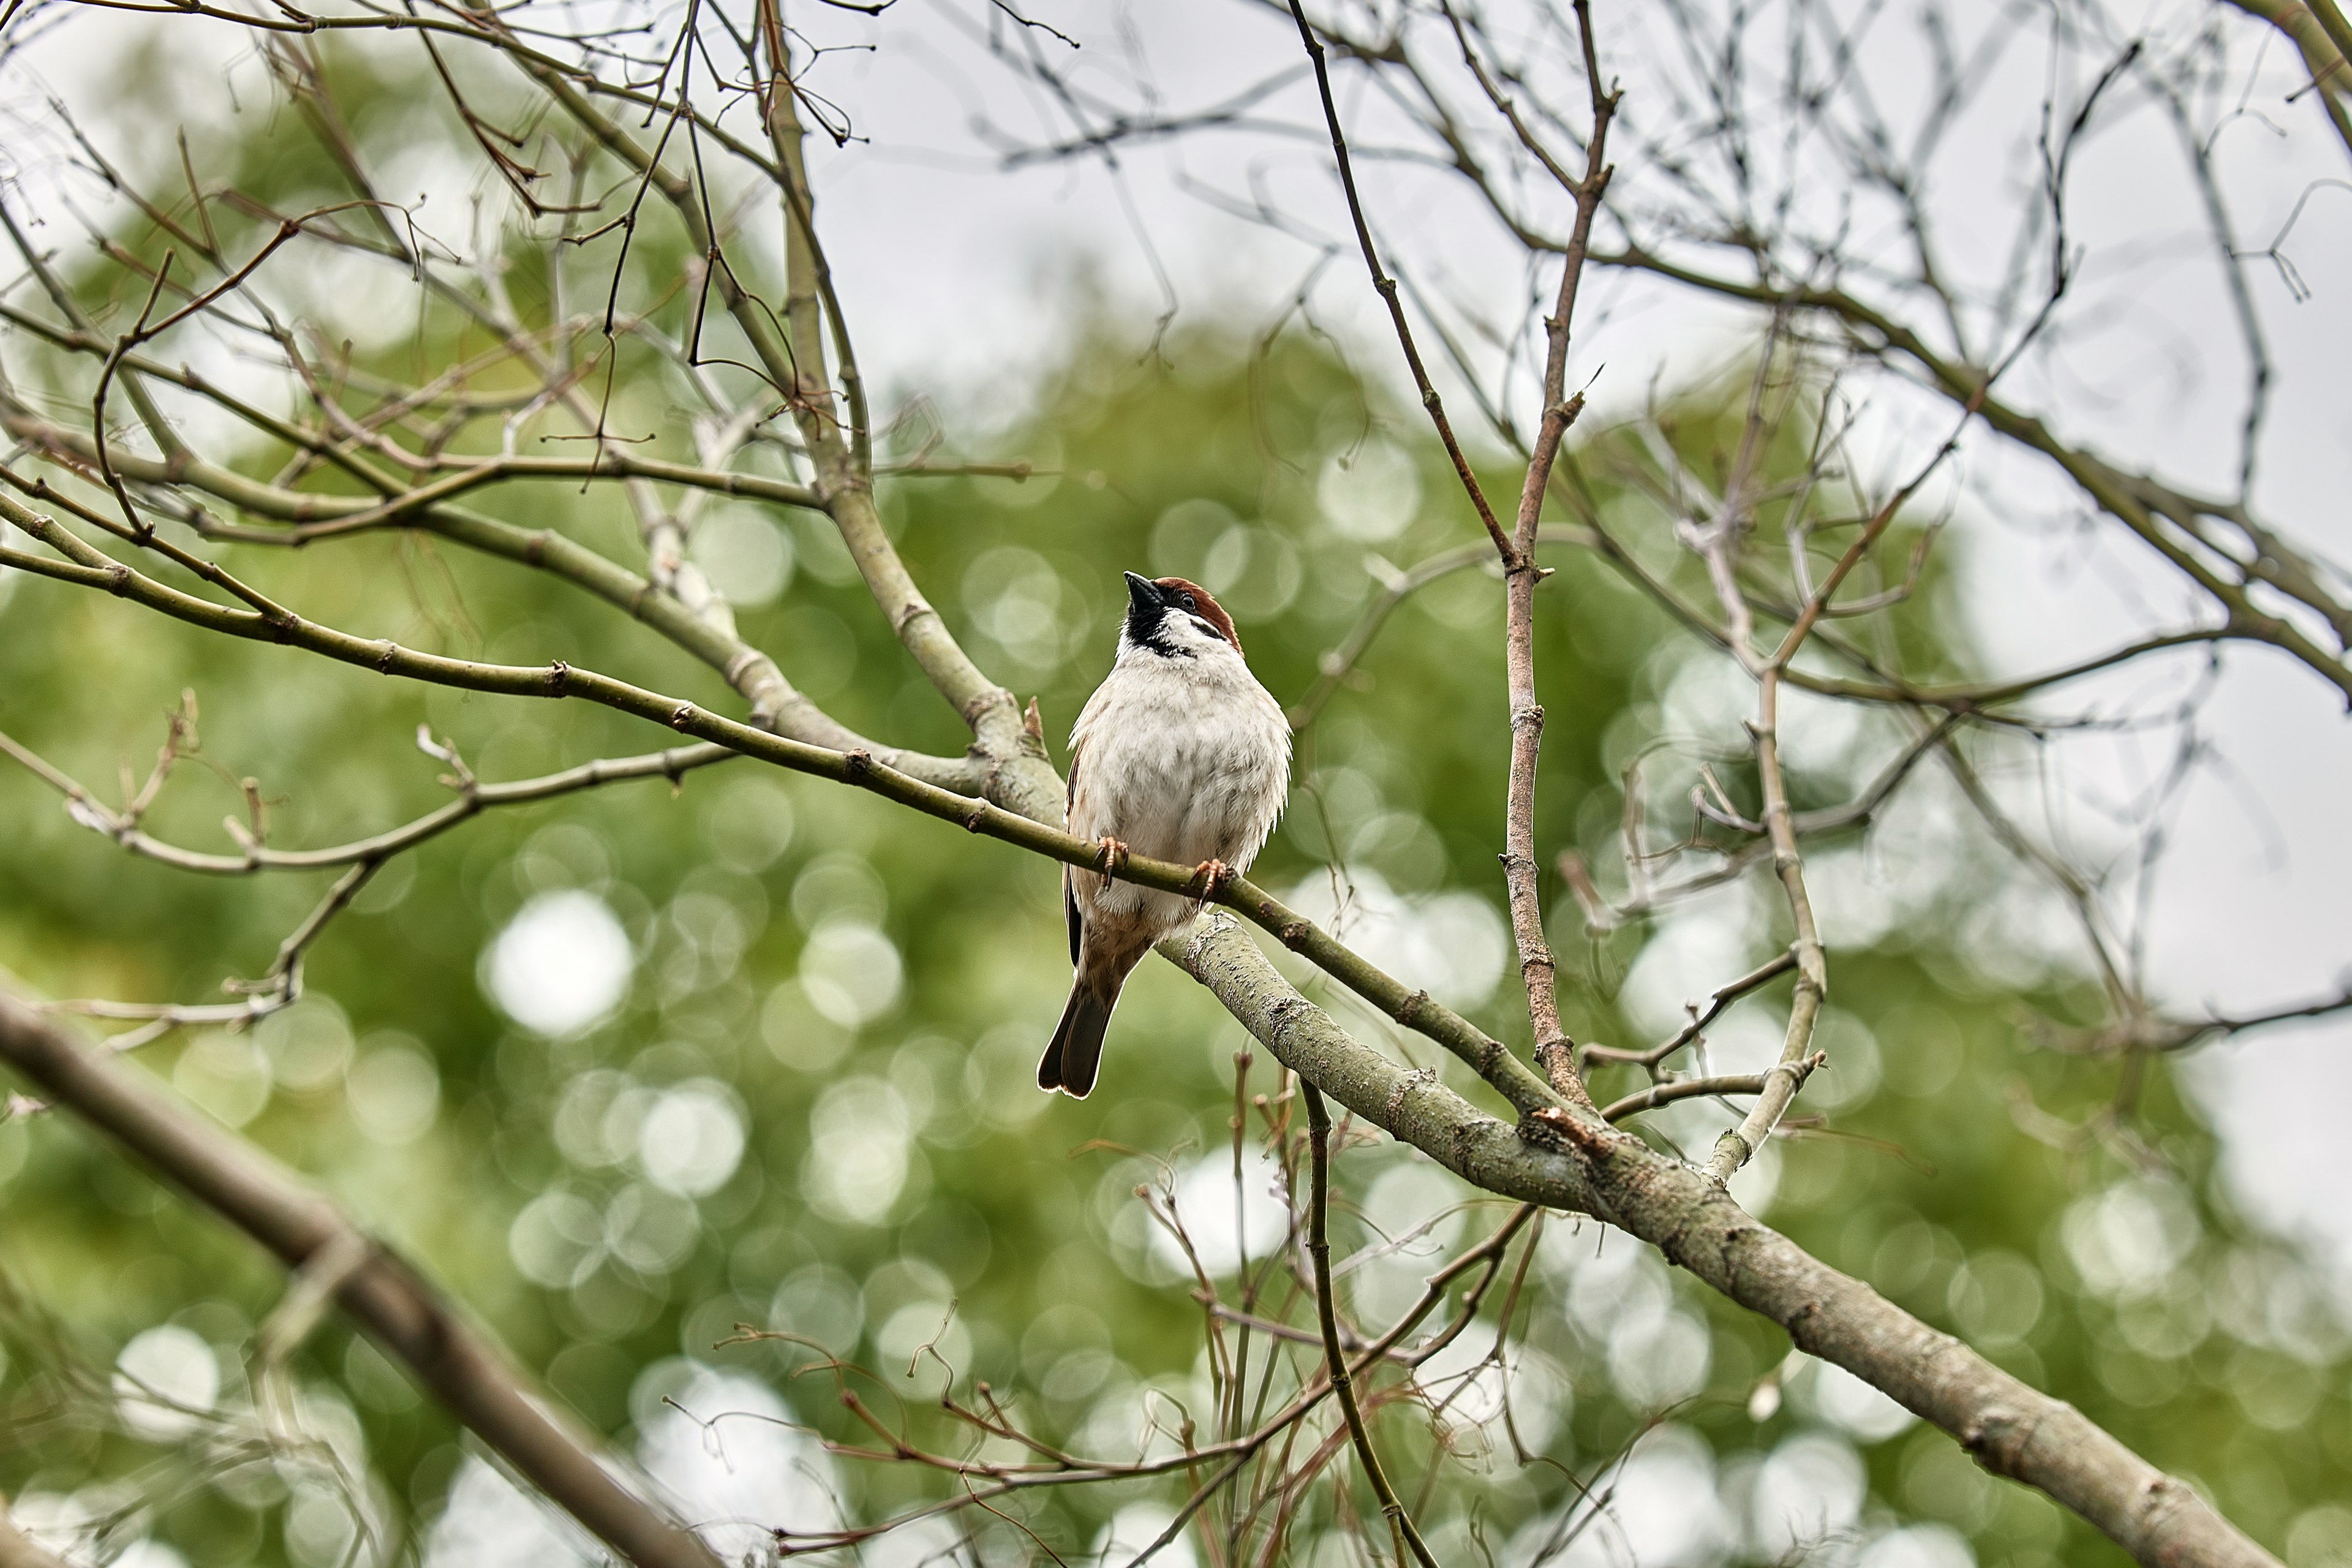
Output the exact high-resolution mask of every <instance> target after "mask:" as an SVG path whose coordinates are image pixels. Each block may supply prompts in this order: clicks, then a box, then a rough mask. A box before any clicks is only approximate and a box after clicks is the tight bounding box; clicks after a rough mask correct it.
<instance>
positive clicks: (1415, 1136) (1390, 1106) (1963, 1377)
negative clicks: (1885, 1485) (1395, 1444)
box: [1160, 910, 2279, 1568]
mask: <svg viewBox="0 0 2352 1568" xmlns="http://www.w3.org/2000/svg"><path fill="white" fill-rule="evenodd" d="M1160 952H1161V954H1162V955H1163V956H1165V957H1167V958H1168V959H1170V960H1171V961H1172V962H1173V963H1175V964H1176V965H1177V966H1178V967H1179V968H1181V969H1182V970H1183V971H1184V972H1185V973H1188V974H1190V975H1192V978H1194V979H1195V980H1197V981H1199V982H1200V983H1201V984H1203V985H1205V986H1207V987H1208V988H1209V990H1210V991H1211V992H1212V993H1213V994H1215V996H1216V998H1217V1000H1218V1001H1219V1002H1221V1003H1223V1005H1224V1006H1225V1008H1226V1010H1227V1011H1229V1012H1231V1013H1232V1014H1233V1015H1234V1017H1235V1018H1237V1019H1239V1020H1240V1021H1241V1022H1242V1024H1243V1026H1244V1027H1246V1028H1247V1029H1248V1030H1249V1031H1250V1033H1251V1034H1252V1035H1253V1036H1255V1037H1256V1038H1257V1039H1258V1040H1259V1041H1261V1042H1262V1043H1264V1045H1265V1047H1266V1048H1267V1049H1268V1050H1270V1051H1272V1052H1273V1053H1274V1055H1275V1056H1276V1058H1278V1059H1279V1060H1280V1061H1281V1062H1282V1063H1283V1065H1284V1066H1286V1067H1287V1068H1290V1069H1291V1070H1292V1071H1293V1072H1296V1073H1297V1074H1298V1075H1299V1077H1300V1078H1302V1079H1307V1080H1309V1081H1311V1082H1313V1083H1314V1084H1316V1085H1317V1086H1318V1087H1319V1088H1320V1089H1322V1091H1323V1092H1324V1093H1325V1094H1328V1095H1329V1096H1331V1097H1332V1098H1333V1099H1335V1100H1339V1102H1340V1103H1341V1104H1343V1105H1345V1106H1347V1107H1348V1109H1349V1110H1352V1111H1354V1112H1355V1113H1356V1114H1357V1115H1358V1116H1360V1117H1362V1118H1364V1119H1365V1120H1366V1121H1370V1122H1373V1123H1374V1124H1376V1125H1378V1126H1380V1127H1381V1128H1383V1129H1385V1130H1386V1131H1389V1132H1390V1133H1391V1135H1393V1136H1394V1137H1396V1138H1398V1139H1400V1140H1402V1141H1403V1142H1408V1143H1411V1144H1412V1146H1413V1147H1414V1148H1416V1149H1419V1150H1420V1151H1422V1152H1423V1153H1425V1154H1427V1155H1429V1156H1430V1157H1431V1158H1432V1159H1433V1160H1435V1161H1437V1162H1438V1163H1440V1164H1442V1165H1444V1166H1445V1167H1446V1168H1447V1169H1449V1170H1451V1171H1453V1172H1454V1173H1455V1174H1457V1175H1459V1176H1461V1177H1463V1178H1464V1179H1465V1181H1468V1182H1470V1183H1471V1184H1473V1185H1475V1186H1478V1187H1481V1188H1484V1189H1485V1190H1486V1191H1487V1192H1490V1193H1496V1194H1500V1195H1502V1196H1505V1197H1513V1198H1518V1199H1521V1200H1523V1201H1525V1202H1528V1203H1536V1204H1541V1205H1544V1206H1545V1207H1547V1208H1554V1209H1568V1210H1572V1211H1575V1212H1577V1213H1580V1214H1588V1215H1593V1216H1594V1217H1595V1218H1598V1219H1601V1220H1605V1221H1607V1222H1608V1223H1610V1224H1612V1225H1615V1226H1620V1227H1622V1229H1624V1230H1627V1231H1629V1232H1631V1233H1632V1234H1633V1235H1634V1236H1637V1237H1641V1238H1642V1239H1643V1241H1646V1242H1649V1243H1651V1244H1652V1245H1654V1246H1655V1247H1657V1248H1658V1249H1659V1250H1660V1251H1661V1252H1663V1253H1664V1254H1665V1256H1666V1258H1668V1259H1669V1260H1670V1261H1672V1262H1674V1263H1676V1264H1679V1265H1680V1266H1682V1267H1683V1268H1687V1269H1688V1270H1690V1272H1691V1273H1692V1274H1693V1275H1695V1276H1696V1277H1697V1278H1698V1279H1701V1280H1703V1281H1705V1282H1706V1284H1707V1285H1709V1286H1711V1287H1712V1288H1714V1289H1717V1290H1719V1291H1721V1292H1722V1293H1723V1294H1724V1295H1726V1296H1727V1297H1729V1298H1730V1299H1731V1300H1735V1301H1737V1302H1738V1303H1739V1304H1740V1305H1741V1306H1743V1307H1747V1308H1748V1309H1750V1310H1754V1311H1757V1312H1760V1313H1762V1314H1763V1315H1764V1316H1766V1317H1768V1318H1769V1319H1771V1320H1772V1321H1774V1322H1776V1323H1778V1324H1780V1326H1781V1327H1782V1328H1783V1329H1785V1330H1787V1331H1788V1332H1789V1337H1790V1340H1792V1341H1793V1342H1795V1344H1796V1346H1797V1348H1798V1349H1800V1350H1802V1351H1804V1352H1807V1353H1808V1354H1811V1355H1817V1356H1819V1357H1821V1358H1822V1360H1823V1361H1827V1362H1832V1363H1836V1364H1837V1365H1839V1366H1842V1367H1843V1368H1845V1369H1846V1370H1847V1371H1848V1372H1851V1373H1853V1374H1854V1375H1855V1376H1857V1377H1860V1378H1861V1379H1863V1380H1864V1382H1866V1383H1868V1384H1871V1385H1872V1386H1874V1387H1875V1388H1878V1389H1880V1390H1882V1391H1883V1392H1885V1394H1888V1395H1889V1396H1890V1397H1892V1398H1893V1399H1895V1401H1896V1402H1897V1403H1899V1404H1901V1405H1903V1406H1904V1407H1905V1408H1906V1409H1908V1410H1910V1411H1911V1412H1912V1413H1913V1414H1915V1415H1918V1416H1920V1417H1921V1418H1922V1419H1924V1420H1927V1421H1929V1422H1932V1423H1934V1424H1935V1425H1936V1426H1939V1427H1941V1428H1942V1429H1943V1430H1944V1431H1946V1432H1947V1433H1949V1434H1950V1435H1951V1436H1953V1437H1955V1438H1958V1440H1959V1443H1960V1445H1961V1447H1964V1448H1966V1449H1967V1450H1968V1451H1969V1454H1970V1456H1971V1457H1973V1458H1975V1459H1976V1461H1977V1462H1978V1463H1979V1465H1981V1466H1983V1467H1984V1468H1986V1469H1988V1470H1990V1471H1991V1472H1992V1473H1993V1474H1994V1475H1997V1476H2003V1477H2006V1478H2008V1479H2011V1480H2016V1481H2022V1482H2024V1483H2025V1484H2026V1485H2028V1486H2032V1487H2037V1488H2039V1489H2042V1491H2044V1492H2047V1493H2048V1494H2049V1495H2050V1496H2051V1497H2052V1498H2053V1499H2055V1500H2057V1501H2059V1502H2061V1503H2063V1504H2064V1505H2065V1506H2066V1507H2068V1508H2070V1509H2072V1510H2074V1512H2076V1513H2078V1514H2080V1515H2081V1516H2082V1517H2083V1518H2084V1520H2086V1521H2089V1522H2090V1523H2092V1524H2094V1525H2095V1526H2097V1527H2098V1528H2099V1529H2100V1530H2101V1531H2105V1533H2106V1535H2107V1536H2108V1537H2109V1538H2110V1539H2112V1540H2113V1541H2114V1542H2116V1544H2117V1545H2119V1546H2121V1547H2122V1548H2123V1549H2124V1550H2125V1551H2126V1552H2130V1553H2131V1555H2132V1556H2133V1557H2134V1558H2135V1559H2136V1560H2137V1561H2138V1562H2140V1563H2147V1564H2148V1565H2149V1568H2279V1563H2278V1560H2277V1559H2276V1558H2274V1557H2273V1556H2272V1555H2271V1554H2270V1553H2269V1552H2265V1551H2263V1549H2262V1547H2260V1546H2258V1545H2257V1544H2255V1543H2254V1542H2253V1541H2252V1540H2251V1539H2250V1538H2249V1537H2248V1536H2247V1535H2246V1534H2245V1533H2244V1532H2243V1531H2241V1530H2239V1529H2238V1528H2237V1526H2235V1525H2233V1524H2231V1522H2230V1521H2228V1520H2226V1519H2223V1518H2222V1517H2221V1515H2220V1514H2218V1513H2216V1512H2215V1511H2214V1510H2212V1509H2211V1508H2210V1507H2209V1506H2207V1504H2206V1503H2205V1501H2204V1500H2202V1499H2201V1498H2200V1497H2198V1496H2197V1494H2196V1493H2195V1492H2194V1491H2193V1490H2191V1489H2190V1488H2189V1484H2188V1483H2187V1482H2185V1481H2183V1480H2181V1479H2179V1478H2178V1477H2174V1476H2169V1475H2167V1474H2166V1473H2165V1472H2164V1471H2162V1470H2160V1469H2158V1468H2156V1467H2155V1466H2154V1465H2151V1464H2149V1463H2148V1462H2147V1460H2146V1459H2144V1458H2140V1457H2139V1456H2138V1455H2137V1454H2136V1453H2134V1452H2132V1450H2131V1449H2130V1448H2128V1447H2125V1446H2124V1444H2122V1443H2121V1442H2119V1441H2117V1440H2116V1437H2115V1436H2113V1435H2112V1434H2110V1433H2108V1432H2107V1431H2105V1429H2104V1428H2102V1427H2100V1426H2097V1425H2096V1424H2095V1423H2094V1422H2092V1421H2091V1420H2089V1419H2088V1418H2087V1417H2085V1416H2084V1415H2083V1414H2082V1413H2081V1412H2080V1411H2078V1410H2076V1409H2075V1408H2074V1406H2073V1405H2068V1404H2066V1403H2065V1402H2064V1401H2063V1400H2058V1399H2053V1398H2051V1397H2050V1396H2049V1395H2048V1394H2043V1393H2042V1392H2040V1391H2039V1390H2037V1389H2034V1388H2032V1387H2031V1386H2029V1385H2028V1384H2025V1383H2023V1382H2021V1380H2019V1379H2017V1378H2015V1377H2012V1376H2011V1375H2010V1374H2009V1373H2005V1372H2003V1371H2001V1370H2000V1368H1999V1367H1997V1366H1995V1365H1993V1364H1992V1363H1990V1362H1989V1361H1987V1360H1986V1359H1985V1358H1984V1357H1983V1356H1981V1355H1979V1354H1978V1353H1977V1352H1975V1351H1973V1350H1970V1349H1969V1347H1968V1346H1967V1345H1965V1344H1963V1343H1961V1342H1959V1341H1958V1340H1957V1339H1954V1338H1953V1337H1952V1336H1951V1335H1949V1334H1947V1333H1942V1332H1940V1331H1937V1330H1935V1329H1932V1328H1930V1327H1928V1326H1927V1324H1926V1323H1923V1322H1921V1321H1919V1320H1918V1319H1916V1318H1915V1317H1913V1316H1912V1315H1911V1314H1910V1313H1908V1312H1906V1311H1905V1310H1903V1309H1901V1308H1900V1307H1897V1306H1895V1304H1894V1303H1893V1302H1891V1301H1889V1300H1886V1299H1885V1297H1884V1296H1881V1295H1880V1294H1879V1293H1878V1292H1877V1291H1875V1290H1874V1289H1871V1288H1870V1287H1869V1286H1868V1285H1865V1284H1864V1283H1863V1282H1862V1281H1861V1280H1859V1279H1853V1278H1852V1277H1850V1276H1848V1275H1845V1274H1841V1273H1839V1272H1838V1271H1837V1270H1836V1269H1834V1268H1830V1267H1829V1266H1828V1265H1827V1264H1825V1263H1822V1261H1821V1260H1819V1259H1818V1258H1814V1257H1812V1256H1811V1254H1810V1253H1808V1252H1806V1251H1805V1250H1804V1248H1802V1247H1799V1246H1798V1245H1797V1244H1796V1243H1795V1242H1793V1241H1790V1239H1789V1238H1788V1237H1785V1236H1782V1235H1780V1233H1779V1232H1778V1231H1775V1230H1773V1229H1772V1228H1771V1227H1770V1226H1767V1225H1765V1224H1763V1223H1762V1222H1761V1221H1759V1220H1758V1219H1756V1218H1755V1217H1754V1216H1753V1215H1749V1214H1748V1212H1747V1211H1746V1210H1744V1209H1742V1208H1741V1207H1740V1206H1739V1205H1738V1204H1737V1203H1734V1202H1733V1201H1732V1199H1731V1195H1730V1194H1728V1193H1727V1192H1725V1191H1724V1190H1723V1188H1721V1187H1720V1186H1717V1184H1714V1183H1712V1182H1710V1181H1708V1180H1706V1177H1705V1176H1704V1175H1703V1174H1701V1173H1699V1172H1697V1171H1696V1170H1693V1169H1692V1168H1691V1167H1690V1166H1688V1165H1685V1164H1684V1163H1681V1162H1679V1161H1675V1160H1671V1159H1668V1158H1667V1157H1666V1156H1664V1155H1663V1154H1660V1153H1659V1152H1656V1151H1655V1150H1654V1149H1652V1148H1651V1147H1650V1146H1649V1145H1648V1144H1646V1143H1644V1142H1642V1141H1641V1140H1640V1139H1638V1138H1636V1137H1633V1135H1631V1134H1630V1133H1624V1132H1619V1131H1614V1130H1613V1129H1611V1128H1608V1127H1606V1126H1602V1125H1600V1124H1598V1123H1595V1122H1592V1121H1585V1120H1582V1119H1580V1118H1578V1117H1577V1116H1575V1115H1573V1114H1571V1113H1570V1112H1567V1111H1563V1110H1539V1111H1537V1112H1534V1113H1532V1114H1530V1115H1529V1116H1528V1117H1527V1118H1526V1119H1525V1120H1524V1121H1521V1122H1520V1123H1519V1125H1518V1126H1517V1127H1514V1126H1511V1125H1510V1124H1508V1123H1507V1122H1503V1121H1496V1119H1495V1118H1493V1117H1491V1116H1488V1115H1486V1113H1484V1112H1483V1111H1480V1110H1477V1109H1476V1108H1475V1107H1474V1106H1472V1105H1471V1104H1470V1103H1469V1102H1468V1101H1467V1100H1463V1099H1462V1098H1461V1097H1460V1096H1458V1095H1456V1094H1455V1093H1454V1091H1453V1090H1452V1089H1447V1088H1446V1087H1445V1086H1444V1084H1443V1083H1441V1082H1440V1081H1439V1080H1438V1079H1437V1075H1436V1074H1434V1073H1430V1072H1414V1071H1411V1070H1409V1069H1407V1068H1403V1067H1402V1066H1399V1065H1398V1064H1397V1063H1395V1062H1393V1061H1391V1060H1390V1059H1389V1058H1386V1057H1384V1056H1381V1055H1380V1054H1379V1053H1378V1052H1375V1051H1372V1050H1370V1049H1368V1048H1367V1047H1364V1046H1362V1045H1360V1044H1359V1043H1358V1042H1357V1041H1356V1040H1355V1039H1353V1038H1352V1037H1349V1034H1348V1033H1347V1031H1346V1030H1344V1029H1342V1028H1340V1027H1339V1026H1338V1025H1337V1024H1336V1023H1334V1022H1333V1021H1332V1020H1331V1017H1330V1016H1329V1015H1328V1014H1327V1013H1325V1012H1324V1011H1323V1010H1322V1009H1321V1008H1319V1007H1318V1006H1316V1005H1314V1004H1313V1003H1311V1002H1309V1001H1307V998H1306V997H1304V996H1302V995H1300V994H1298V992H1297V990H1295V989H1294V988H1293V987H1292V986H1291V984H1289V982H1287V981H1286V980H1285V979H1283V978H1282V976H1281V975H1280V974H1279V973H1276V971H1275V969H1274V966H1273V965H1272V964H1271V963H1268V962H1267V961H1266V958H1265V954H1264V953H1263V952H1260V951H1259V950H1258V948H1257V944H1256V943H1255V942H1252V941H1251V940H1250V939H1249V937H1248V936H1247V935H1246V934H1244V931H1242V929H1241V927H1240V925H1239V923H1238V922H1236V921H1234V919H1233V918H1232V917H1231V916H1230V915H1227V914H1225V913H1224V912H1223V911H1222V910H1212V911H1210V912H1209V914H1208V915H1206V916H1205V917H1204V918H1203V919H1202V920H1201V921H1199V922H1197V923H1196V924H1195V925H1194V926H1193V927H1192V930H1191V931H1187V932H1181V933H1179V934H1178V935H1176V936H1174V937H1171V938H1170V939H1169V940H1168V941H1166V942H1162V943H1160Z"/></svg>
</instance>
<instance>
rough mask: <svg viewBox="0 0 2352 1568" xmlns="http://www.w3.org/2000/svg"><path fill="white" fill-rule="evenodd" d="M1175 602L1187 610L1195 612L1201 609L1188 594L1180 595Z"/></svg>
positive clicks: (1196, 601)
mask: <svg viewBox="0 0 2352 1568" xmlns="http://www.w3.org/2000/svg"><path fill="white" fill-rule="evenodd" d="M1177 602H1178V603H1179V604H1181V605H1183V606H1184V607H1185V608H1186V609H1188V610H1197V609H1199V608H1200V607H1201V605H1200V602H1199V601H1198V600H1196V599H1194V598H1193V597H1192V595H1190V594H1185V595H1180V596H1179V598H1178V601H1177Z"/></svg>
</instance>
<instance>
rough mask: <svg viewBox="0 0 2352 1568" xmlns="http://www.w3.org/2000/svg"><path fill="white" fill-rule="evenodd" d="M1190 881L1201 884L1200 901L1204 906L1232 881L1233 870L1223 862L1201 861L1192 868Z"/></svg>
mask: <svg viewBox="0 0 2352 1568" xmlns="http://www.w3.org/2000/svg"><path fill="white" fill-rule="evenodd" d="M1192 879H1193V880H1194V881H1196V882H1198V883H1200V884H1201V901H1202V903H1204V904H1205V903H1207V902H1208V901H1209V900H1211V899H1213V898H1215V897H1216V896H1217V893H1218V890H1219V889H1222V888H1223V887H1225V886H1226V885H1227V884H1229V883H1230V882H1232V881H1233V879H1234V868H1232V867H1231V866H1228V865H1226V864H1225V863H1224V862H1223V860H1203V861H1202V862H1201V863H1200V864H1199V865H1198V866H1195V867H1193V868H1192Z"/></svg>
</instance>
